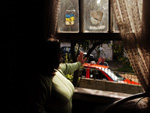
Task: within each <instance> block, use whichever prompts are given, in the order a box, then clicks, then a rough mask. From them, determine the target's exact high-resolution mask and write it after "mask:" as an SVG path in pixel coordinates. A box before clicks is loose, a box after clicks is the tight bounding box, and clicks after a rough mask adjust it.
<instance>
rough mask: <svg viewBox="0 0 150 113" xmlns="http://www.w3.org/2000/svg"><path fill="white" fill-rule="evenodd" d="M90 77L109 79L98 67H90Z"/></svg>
mask: <svg viewBox="0 0 150 113" xmlns="http://www.w3.org/2000/svg"><path fill="white" fill-rule="evenodd" d="M90 78H94V79H99V80H108V79H107V77H106V76H105V75H104V74H103V73H102V72H101V71H99V70H97V69H92V68H91V69H90Z"/></svg>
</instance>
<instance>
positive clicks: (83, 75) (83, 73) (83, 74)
mask: <svg viewBox="0 0 150 113" xmlns="http://www.w3.org/2000/svg"><path fill="white" fill-rule="evenodd" d="M81 76H82V77H83V78H85V77H86V68H83V69H82V75H81Z"/></svg>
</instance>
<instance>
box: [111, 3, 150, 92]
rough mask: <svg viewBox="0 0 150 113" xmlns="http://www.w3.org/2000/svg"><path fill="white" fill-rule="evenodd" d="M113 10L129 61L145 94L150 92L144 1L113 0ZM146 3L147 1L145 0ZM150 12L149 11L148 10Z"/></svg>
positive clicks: (148, 52) (149, 53) (149, 62)
mask: <svg viewBox="0 0 150 113" xmlns="http://www.w3.org/2000/svg"><path fill="white" fill-rule="evenodd" d="M112 1H113V2H112V9H113V13H114V15H115V19H116V22H117V24H118V27H119V30H120V34H121V37H122V41H123V43H124V46H125V50H126V52H127V55H128V58H129V61H130V63H131V66H132V68H133V69H134V71H135V73H136V74H137V77H138V79H139V81H140V83H141V85H142V87H143V89H144V91H145V92H149V91H150V74H149V73H150V72H149V71H150V68H149V64H150V51H149V48H150V45H149V41H148V37H147V32H148V30H146V29H145V28H146V27H145V25H146V24H147V23H146V24H144V21H143V19H144V18H146V15H143V14H145V13H142V12H143V0H112ZM145 1H146V0H145ZM147 10H149V9H147ZM149 21H150V20H149Z"/></svg>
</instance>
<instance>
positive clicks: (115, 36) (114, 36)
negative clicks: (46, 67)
mask: <svg viewBox="0 0 150 113" xmlns="http://www.w3.org/2000/svg"><path fill="white" fill-rule="evenodd" d="M81 2H82V1H81V0H79V17H81V18H79V33H56V37H58V38H59V39H60V40H64V39H67V40H77V41H78V40H121V36H120V33H119V32H113V17H112V7H111V2H112V1H111V0H109V1H108V2H109V5H108V6H109V8H108V9H109V23H108V24H109V25H108V26H109V28H108V33H83V32H82V16H81V15H82V14H81V12H82V9H81V7H82V6H81V5H82V3H81Z"/></svg>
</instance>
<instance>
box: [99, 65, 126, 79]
mask: <svg viewBox="0 0 150 113" xmlns="http://www.w3.org/2000/svg"><path fill="white" fill-rule="evenodd" d="M99 69H101V70H102V71H104V72H105V73H106V74H107V75H108V76H109V77H110V78H111V79H112V80H114V81H122V80H124V79H125V78H123V77H122V76H121V75H119V74H118V73H115V72H113V71H112V70H110V69H109V68H101V67H99Z"/></svg>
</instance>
